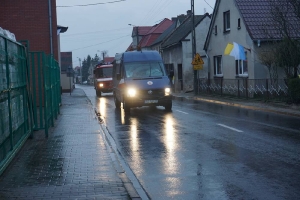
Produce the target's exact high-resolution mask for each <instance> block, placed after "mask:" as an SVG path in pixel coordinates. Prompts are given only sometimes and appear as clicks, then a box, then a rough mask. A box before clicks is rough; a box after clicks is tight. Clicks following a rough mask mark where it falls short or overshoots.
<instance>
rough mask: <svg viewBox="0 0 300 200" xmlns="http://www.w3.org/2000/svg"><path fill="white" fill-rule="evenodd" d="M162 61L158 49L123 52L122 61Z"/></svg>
mask: <svg viewBox="0 0 300 200" xmlns="http://www.w3.org/2000/svg"><path fill="white" fill-rule="evenodd" d="M141 61H162V58H161V56H160V54H159V53H158V51H127V52H124V53H123V62H124V63H126V62H141Z"/></svg>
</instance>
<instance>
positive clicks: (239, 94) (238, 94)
mask: <svg viewBox="0 0 300 200" xmlns="http://www.w3.org/2000/svg"><path fill="white" fill-rule="evenodd" d="M237 81H238V98H240V79H238V80H237Z"/></svg>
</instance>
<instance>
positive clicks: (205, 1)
mask: <svg viewBox="0 0 300 200" xmlns="http://www.w3.org/2000/svg"><path fill="white" fill-rule="evenodd" d="M204 2H205V3H206V4H207V5H209V3H207V1H206V0H204ZM209 7H211V8H212V9H214V8H213V7H212V6H211V5H209Z"/></svg>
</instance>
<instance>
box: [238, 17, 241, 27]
mask: <svg viewBox="0 0 300 200" xmlns="http://www.w3.org/2000/svg"><path fill="white" fill-rule="evenodd" d="M240 28H241V19H240V18H239V19H238V29H240Z"/></svg>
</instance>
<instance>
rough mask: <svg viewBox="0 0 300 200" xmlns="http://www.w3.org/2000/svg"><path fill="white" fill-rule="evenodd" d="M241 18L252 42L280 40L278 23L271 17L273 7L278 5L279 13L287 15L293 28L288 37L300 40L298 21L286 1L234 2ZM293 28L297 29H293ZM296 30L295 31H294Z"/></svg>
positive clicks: (241, 0) (253, 0) (246, 0)
mask: <svg viewBox="0 0 300 200" xmlns="http://www.w3.org/2000/svg"><path fill="white" fill-rule="evenodd" d="M235 1H236V5H237V7H238V9H239V10H240V13H241V16H242V18H243V20H244V23H245V25H246V27H247V30H248V32H249V34H250V36H251V38H252V40H266V39H281V38H282V35H281V34H280V31H279V28H278V27H279V26H278V23H277V22H275V20H274V17H273V15H272V10H273V9H274V5H275V6H278V5H276V4H280V6H279V7H280V8H281V11H283V12H286V13H288V15H287V19H288V21H289V23H290V25H292V26H293V27H294V28H291V29H290V36H291V37H296V38H300V20H299V18H298V19H297V17H295V14H294V13H293V12H289V11H290V10H291V5H288V4H287V3H286V2H287V1H286V0H280V1H272V4H271V3H270V1H266V0H235ZM295 27H297V28H296V29H295ZM295 30H296V31H295Z"/></svg>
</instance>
